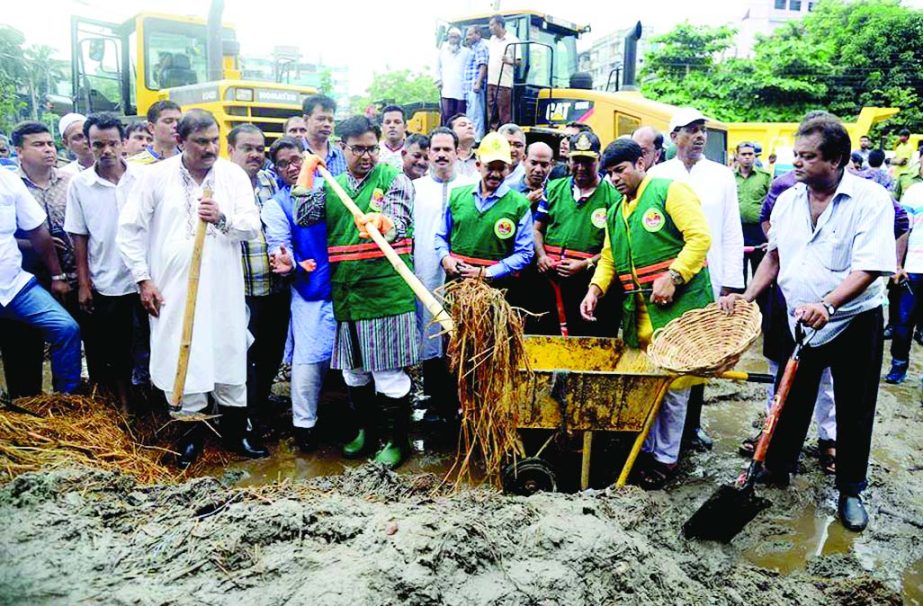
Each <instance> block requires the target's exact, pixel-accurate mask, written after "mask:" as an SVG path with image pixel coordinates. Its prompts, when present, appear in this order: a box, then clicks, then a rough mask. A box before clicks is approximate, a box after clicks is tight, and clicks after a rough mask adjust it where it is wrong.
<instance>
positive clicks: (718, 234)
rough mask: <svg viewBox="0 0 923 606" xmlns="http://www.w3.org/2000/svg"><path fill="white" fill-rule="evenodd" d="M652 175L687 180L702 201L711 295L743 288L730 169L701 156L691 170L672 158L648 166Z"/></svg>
mask: <svg viewBox="0 0 923 606" xmlns="http://www.w3.org/2000/svg"><path fill="white" fill-rule="evenodd" d="M648 174H649V175H650V176H652V177H659V178H661V179H673V180H675V181H681V182H683V183H688V184H689V186H690V187H691V188H692V191H694V192H695V193H696V195H697V196H698V197H699V198H700V199H701V200H702V212H703V213H705V221H706V222H707V223H708V229H709V231H710V232H711V248H710V249H709V250H708V257H707V261H708V273H709V274H710V275H711V286H712V290H713V292H714V295H715V298H716V299H717V298H718V293H720V292H721V287H722V286H727V287H730V288H743V287H744V234H743V228H742V227H741V226H740V207H739V206H738V204H737V181H736V180H735V179H734V173H733V172H732V171H731V169H730V168H728V167H727V166H724V165H722V164H718V163H717V162H712V161H711V160H708V159H706V158H702V159H701V160H699V161H698V162H696V163H695V165H693V167H692V170H691V171H690V170H686V166H685V165H684V164H683V163H682V162H681V161H680V160H679V159H678V158H673V159H672V160H668V161H666V162H664V163H663V164H658V165H656V166H654V167H652V168H651V170H650V171H649V173H648Z"/></svg>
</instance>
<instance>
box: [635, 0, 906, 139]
mask: <svg viewBox="0 0 923 606" xmlns="http://www.w3.org/2000/svg"><path fill="white" fill-rule="evenodd" d="M734 36H735V32H734V30H732V29H730V28H728V27H717V28H715V27H699V26H693V25H691V24H689V23H683V24H680V25H678V26H677V27H676V28H674V29H673V30H672V31H671V32H668V33H666V34H664V35H662V36H659V37H657V38H655V39H654V41H653V44H652V49H651V51H649V52H648V54H647V55H646V57H645V66H644V69H643V71H642V73H641V90H642V92H643V93H644V94H645V95H647V96H648V97H650V98H652V99H656V100H658V101H664V102H667V103H672V104H676V105H694V106H696V107H698V108H699V109H701V110H702V111H703V112H705V113H706V114H710V115H713V116H715V117H716V118H718V119H720V120H725V121H780V120H784V121H797V120H799V119H800V118H801V116H803V115H804V113H805V112H806V111H809V110H812V109H820V108H822V109H827V110H828V111H831V112H833V113H834V114H837V115H839V116H841V117H842V118H844V119H846V120H851V119H854V118H855V116H856V115H857V114H858V113H859V111H860V110H861V109H862V107H863V106H889V107H900V108H901V110H902V111H901V113H900V114H899V115H898V116H896V117H895V118H894V119H892V120H889V121H888V122H887V123H886V124H885V125H883V126H884V127H885V128H887V129H888V130H889V131H891V130H896V129H898V128H901V127H903V126H907V127H908V128H910V129H911V130H913V131H914V132H923V111H921V109H919V108H920V99H921V95H923V11H920V10H916V9H911V8H907V7H904V6H901V5H900V2H899V1H898V0H856V1H852V2H843V1H840V0H822V1H821V2H818V3H817V4H816V5H815V6H814V10H813V12H811V13H809V14H807V15H806V16H805V17H804V18H803V19H802V20H800V21H791V22H788V23H786V24H784V25H783V26H781V27H779V28H778V29H776V30H775V32H774V33H773V34H771V35H769V36H758V37H757V41H756V44H755V46H754V52H753V55H752V56H751V57H746V58H738V57H734V56H732V55H733V53H734V49H733V46H734Z"/></svg>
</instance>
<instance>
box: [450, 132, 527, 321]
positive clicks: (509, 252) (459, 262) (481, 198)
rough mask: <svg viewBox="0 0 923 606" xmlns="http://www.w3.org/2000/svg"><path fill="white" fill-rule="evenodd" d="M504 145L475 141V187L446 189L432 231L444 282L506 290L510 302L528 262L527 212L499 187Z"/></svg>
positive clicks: (494, 139) (489, 139)
mask: <svg viewBox="0 0 923 606" xmlns="http://www.w3.org/2000/svg"><path fill="white" fill-rule="evenodd" d="M511 164H512V157H511V153H510V144H509V142H508V141H507V140H506V138H505V137H503V136H502V135H498V134H497V133H489V134H487V135H485V137H484V139H482V140H481V145H480V147H479V148H478V152H477V167H478V171H479V172H480V175H481V180H480V181H479V182H478V183H477V184H476V185H468V186H465V187H458V188H455V189H454V190H452V194H451V196H449V203H448V204H447V205H446V211H445V217H444V219H443V223H442V227H440V228H439V230H438V231H437V232H436V255H437V256H438V257H439V260H440V262H441V263H442V267H443V268H444V269H445V271H446V274H447V275H448V276H449V277H450V278H479V279H484V280H490V281H491V282H492V284H493V285H494V286H496V287H498V288H507V289H508V290H507V297H508V299H509V300H510V302H511V303H514V304H516V302H518V299H519V298H521V295H524V293H519V294H516V293H514V291H515V287H516V281H515V275H516V274H517V272H519V271H522V270H523V269H524V268H525V267H526V266H528V265H529V262H530V261H531V260H532V255H533V246H532V209H531V207H530V205H529V200H528V198H526V197H525V196H524V195H522V194H521V193H519V192H517V191H514V190H512V189H510V188H509V186H507V185H506V184H504V182H503V180H504V179H506V177H507V175H509V172H510V165H511Z"/></svg>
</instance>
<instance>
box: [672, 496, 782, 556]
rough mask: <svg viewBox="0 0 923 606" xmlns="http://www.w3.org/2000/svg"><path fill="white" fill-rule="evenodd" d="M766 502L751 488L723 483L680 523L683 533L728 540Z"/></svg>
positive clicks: (695, 536)
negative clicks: (684, 521) (690, 515)
mask: <svg viewBox="0 0 923 606" xmlns="http://www.w3.org/2000/svg"><path fill="white" fill-rule="evenodd" d="M769 505H770V502H769V500H768V499H764V498H762V497H759V496H757V495H756V493H754V491H753V488H752V487H749V486H748V487H744V488H738V487H736V486H727V485H725V486H722V487H721V488H719V489H718V490H717V491H715V493H714V494H713V495H712V496H710V497H709V498H708V500H707V501H705V502H704V503H703V504H702V506H701V507H699V509H698V511H696V512H695V513H694V514H692V517H691V518H689V519H688V520H687V521H686V523H685V524H683V535H684V536H685V537H686V538H687V539H704V540H706V541H720V542H722V543H729V542H730V541H731V539H733V538H734V537H735V536H737V533H739V532H740V531H741V530H743V528H744V526H746V525H747V524H749V523H750V520H752V519H753V518H755V517H756V515H757V514H758V513H759V512H761V511H763V510H764V509H766V508H767V507H769Z"/></svg>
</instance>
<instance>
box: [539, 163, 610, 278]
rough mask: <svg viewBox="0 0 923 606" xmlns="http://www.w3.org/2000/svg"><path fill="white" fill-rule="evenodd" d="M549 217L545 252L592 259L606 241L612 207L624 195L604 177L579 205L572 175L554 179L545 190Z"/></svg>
mask: <svg viewBox="0 0 923 606" xmlns="http://www.w3.org/2000/svg"><path fill="white" fill-rule="evenodd" d="M545 195H546V197H547V199H548V219H547V221H546V223H547V227H546V228H545V252H546V253H547V254H549V255H551V256H552V257H555V258H560V257H564V258H570V259H578V260H581V259H589V258H591V257H593V256H594V255H596V254H597V253H599V251H601V250H602V248H603V244H604V243H605V240H606V221H607V216H608V214H609V209H610V208H612V205H613V204H615V203H616V201H618V200H619V199H620V198H621V194H619V192H618V190H616V189H615V188H614V187H612V185H611V184H610V183H609V182H608V181H606V180H605V179H603V180H601V181H600V182H599V186H598V187H597V188H596V191H594V192H593V193H592V194H591V195H590V197H589V198H587V199H586V200H585V201H584V202H583V203H581V204H577V201H576V200H574V181H573V179H572V178H571V177H564V178H563V179H555V180H554V181H551V182H550V183H549V184H548V187H547V188H546V189H545Z"/></svg>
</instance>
